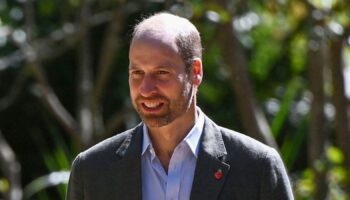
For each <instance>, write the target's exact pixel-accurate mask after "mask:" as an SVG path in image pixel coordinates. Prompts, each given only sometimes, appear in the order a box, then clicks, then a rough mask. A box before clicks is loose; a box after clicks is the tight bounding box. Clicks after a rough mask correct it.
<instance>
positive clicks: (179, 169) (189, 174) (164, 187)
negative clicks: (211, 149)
mask: <svg viewBox="0 0 350 200" xmlns="http://www.w3.org/2000/svg"><path fill="white" fill-rule="evenodd" d="M198 113H199V116H198V119H197V122H196V123H195V125H194V126H193V127H192V129H191V131H190V132H189V133H188V134H187V135H186V137H185V138H184V139H183V140H182V141H181V142H180V143H179V144H178V145H177V146H176V148H175V150H174V152H173V155H172V156H171V159H170V163H169V167H168V174H166V172H165V170H164V168H163V166H162V164H161V163H160V161H159V159H158V157H157V155H156V154H155V151H154V149H153V146H152V142H151V140H150V138H149V135H148V130H147V127H146V125H143V141H142V154H141V166H142V167H141V170H142V199H143V200H187V199H190V194H191V189H192V182H193V177H194V170H195V168H196V160H197V156H198V151H199V140H200V137H201V134H202V132H203V126H204V115H203V113H202V112H200V111H199V112H198Z"/></svg>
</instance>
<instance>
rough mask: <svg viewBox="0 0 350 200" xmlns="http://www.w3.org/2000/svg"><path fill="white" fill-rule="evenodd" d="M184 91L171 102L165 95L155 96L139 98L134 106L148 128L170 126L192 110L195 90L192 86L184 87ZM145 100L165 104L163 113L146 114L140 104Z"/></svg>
mask: <svg viewBox="0 0 350 200" xmlns="http://www.w3.org/2000/svg"><path fill="white" fill-rule="evenodd" d="M182 91H183V92H182V93H181V94H180V95H179V96H178V97H177V98H176V99H174V100H170V99H169V98H167V97H165V96H163V95H155V96H154V97H148V98H144V97H141V96H138V97H137V98H136V99H135V100H134V103H133V104H134V107H135V109H136V111H137V112H138V114H139V116H140V117H141V119H142V120H143V121H144V123H145V124H146V125H147V126H148V127H153V128H159V127H162V126H166V125H168V124H170V123H171V122H173V121H174V120H175V119H177V118H178V117H180V116H181V115H183V114H185V113H186V112H187V111H188V109H189V108H190V106H191V104H192V101H193V88H192V87H191V86H187V87H186V86H184V88H183V90H182ZM145 99H147V100H160V101H162V102H164V104H163V108H162V112H161V113H159V114H150V113H145V112H144V110H143V109H142V105H141V103H140V102H141V101H142V100H145Z"/></svg>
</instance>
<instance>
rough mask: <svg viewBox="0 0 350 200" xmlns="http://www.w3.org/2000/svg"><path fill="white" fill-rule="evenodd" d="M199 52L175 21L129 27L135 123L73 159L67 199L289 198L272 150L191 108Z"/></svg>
mask: <svg viewBox="0 0 350 200" xmlns="http://www.w3.org/2000/svg"><path fill="white" fill-rule="evenodd" d="M201 48H202V47H201V42H200V36H199V33H198V31H197V29H196V28H195V27H194V25H193V24H192V23H190V22H189V21H188V20H187V19H184V18H181V17H178V16H175V15H171V14H168V13H159V14H156V15H153V16H151V17H149V18H147V19H144V20H143V21H142V22H141V23H139V24H138V25H137V26H136V27H135V30H134V34H133V38H132V42H131V45H130V50H129V60H130V64H129V85H130V95H131V99H132V103H133V106H134V108H135V109H136V111H137V112H138V114H139V116H140V117H141V119H142V121H143V122H142V123H141V124H139V125H138V126H136V127H135V128H133V129H131V130H127V131H125V132H123V133H120V134H117V135H116V136H114V137H111V138H109V139H107V140H105V141H103V142H101V143H99V144H97V145H95V146H94V147H92V148H90V149H88V150H86V151H85V152H82V153H80V154H79V155H78V156H77V158H76V159H75V161H74V162H73V167H72V172H71V177H70V181H69V187H68V193H67V199H68V200H112V199H122V200H124V199H135V200H136V199H143V200H158V199H159V200H173V199H174V200H186V199H193V200H206V199H208V200H209V199H235V200H250V199H254V200H258V199H259V200H289V199H293V196H292V192H291V187H290V184H289V180H288V177H287V173H286V171H285V168H284V166H283V163H282V161H281V159H280V157H279V155H278V153H277V152H276V151H275V150H273V149H272V148H270V147H267V146H265V145H263V144H261V143H260V142H257V141H255V140H253V139H251V138H249V137H247V136H244V135H242V134H239V133H237V132H234V131H231V130H228V129H225V128H223V127H220V126H218V125H216V124H215V123H214V122H213V121H211V120H210V119H209V118H208V117H207V116H206V115H205V114H204V113H203V112H202V111H201V110H200V109H199V108H198V107H197V106H196V93H197V90H198V87H199V85H200V84H201V81H202V77H203V69H202V61H201Z"/></svg>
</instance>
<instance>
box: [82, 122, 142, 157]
mask: <svg viewBox="0 0 350 200" xmlns="http://www.w3.org/2000/svg"><path fill="white" fill-rule="evenodd" d="M139 127H140V125H138V126H137V127H135V128H132V129H129V130H126V131H124V132H122V133H118V134H116V135H114V136H112V137H110V138H107V139H105V140H103V141H101V142H99V143H97V144H95V145H94V146H92V147H90V148H88V149H86V150H85V151H83V152H81V153H80V154H79V156H80V157H81V159H83V160H86V159H94V160H95V159H98V158H101V157H105V156H106V155H112V154H113V155H115V154H116V153H117V151H118V149H119V148H120V147H121V146H122V145H123V144H124V143H125V141H126V140H130V139H131V138H132V137H133V135H135V134H137V132H138V129H139Z"/></svg>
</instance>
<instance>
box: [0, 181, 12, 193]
mask: <svg viewBox="0 0 350 200" xmlns="http://www.w3.org/2000/svg"><path fill="white" fill-rule="evenodd" d="M9 188H10V183H9V181H8V180H7V179H5V178H1V179H0V194H1V193H2V194H4V193H6V192H7V191H8V190H9Z"/></svg>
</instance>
